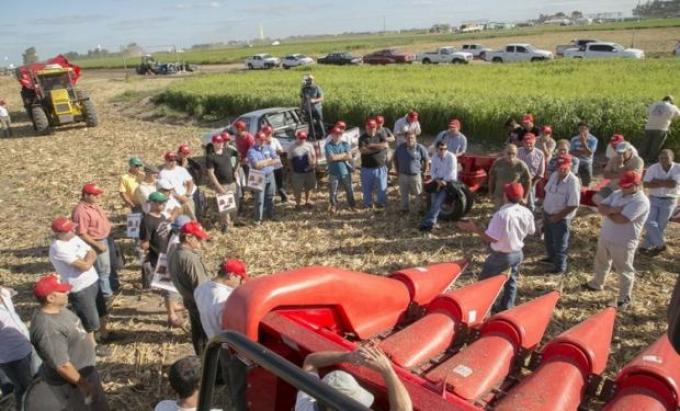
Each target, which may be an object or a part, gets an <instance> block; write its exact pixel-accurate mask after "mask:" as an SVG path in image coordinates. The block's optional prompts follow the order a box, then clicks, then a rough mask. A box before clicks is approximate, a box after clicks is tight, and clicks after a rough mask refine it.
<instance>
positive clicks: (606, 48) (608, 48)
mask: <svg viewBox="0 0 680 411" xmlns="http://www.w3.org/2000/svg"><path fill="white" fill-rule="evenodd" d="M612 49H613V48H612V46H608V45H606V44H593V45H591V46H590V51H605V52H606V51H612Z"/></svg>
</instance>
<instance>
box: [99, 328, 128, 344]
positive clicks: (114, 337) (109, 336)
mask: <svg viewBox="0 0 680 411" xmlns="http://www.w3.org/2000/svg"><path fill="white" fill-rule="evenodd" d="M122 339H123V336H122V335H120V334H118V333H116V332H115V331H108V332H107V333H106V334H105V335H104V336H103V337H102V336H101V334H100V336H99V338H97V342H98V343H99V344H109V343H112V342H115V341H120V340H122ZM97 346H98V347H99V345H97Z"/></svg>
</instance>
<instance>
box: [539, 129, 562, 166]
mask: <svg viewBox="0 0 680 411" xmlns="http://www.w3.org/2000/svg"><path fill="white" fill-rule="evenodd" d="M552 134H553V130H552V127H551V126H547V125H546V126H543V127H541V135H539V136H538V137H537V138H536V148H538V149H539V150H541V151H542V152H543V157H545V163H546V164H548V162H550V160H551V159H552V157H553V153H554V152H555V146H556V145H557V143H556V142H555V139H554V138H553V136H552Z"/></svg>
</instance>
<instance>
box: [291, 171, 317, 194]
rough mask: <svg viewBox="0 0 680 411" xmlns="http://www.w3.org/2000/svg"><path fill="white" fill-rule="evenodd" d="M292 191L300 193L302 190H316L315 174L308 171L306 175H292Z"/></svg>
mask: <svg viewBox="0 0 680 411" xmlns="http://www.w3.org/2000/svg"><path fill="white" fill-rule="evenodd" d="M292 180H293V191H295V192H301V191H302V190H305V191H309V190H313V189H315V188H316V173H314V172H313V171H310V172H308V173H293V175H292Z"/></svg>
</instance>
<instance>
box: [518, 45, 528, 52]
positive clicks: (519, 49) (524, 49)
mask: <svg viewBox="0 0 680 411" xmlns="http://www.w3.org/2000/svg"><path fill="white" fill-rule="evenodd" d="M517 52H518V53H526V52H527V48H526V47H522V46H517Z"/></svg>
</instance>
